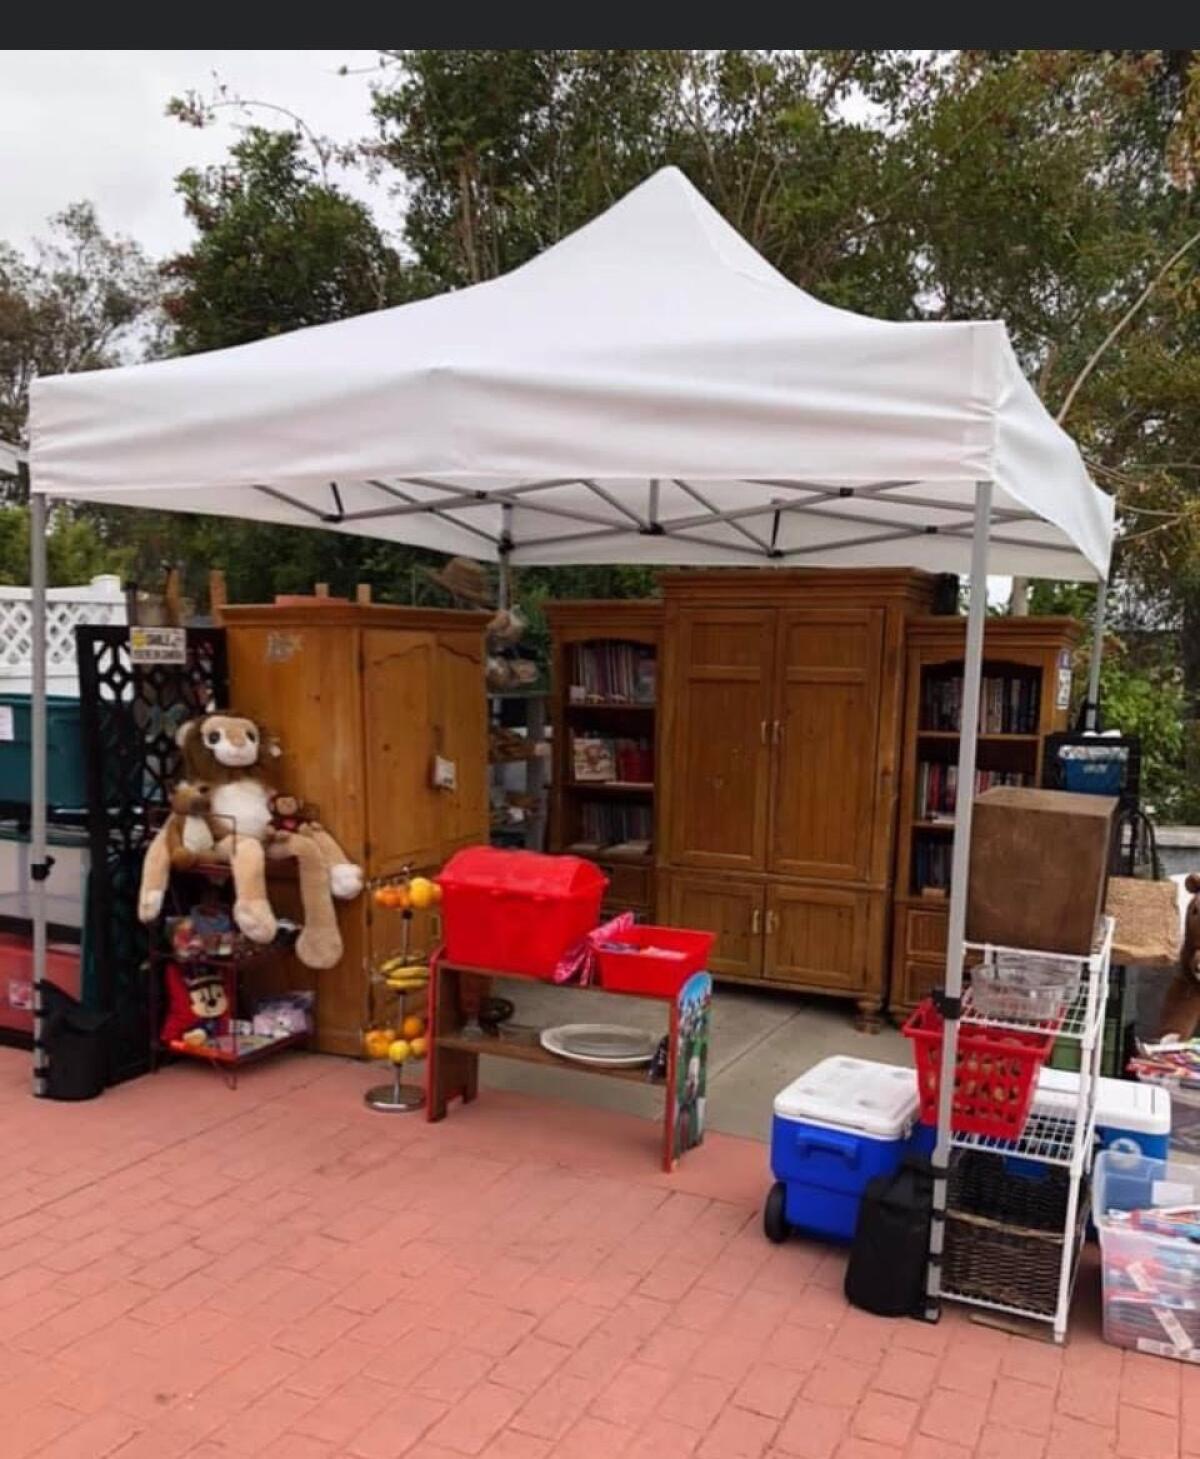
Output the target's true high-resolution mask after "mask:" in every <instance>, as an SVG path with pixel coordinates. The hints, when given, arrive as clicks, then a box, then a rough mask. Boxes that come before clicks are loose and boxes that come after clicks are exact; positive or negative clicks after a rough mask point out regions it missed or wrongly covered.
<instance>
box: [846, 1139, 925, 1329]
mask: <svg viewBox="0 0 1200 1459" xmlns="http://www.w3.org/2000/svg"><path fill="white" fill-rule="evenodd" d="M932 1210H933V1170H932V1167H931V1165H930V1162H929V1157H928V1156H926V1155H906V1156H905V1157H904V1159H903V1161H901V1163H900V1165H899V1166H898V1167H897V1168H896V1170H894V1171H893V1172H892V1173H891V1175H877V1176H876V1177H875V1179H874V1180H872V1181H869V1182H868V1184H867V1188H866V1190H865V1191H864V1193H863V1198H862V1203H861V1205H860V1206H859V1212H858V1225H857V1227H856V1228H855V1231H854V1244H853V1246H852V1247H851V1248H850V1261H849V1263H848V1264H847V1266H846V1282H845V1292H846V1300H847V1301H848V1302H849V1303H850V1305H851V1306H852V1307H861V1308H862V1310H863V1311H864V1312H873V1313H874V1314H875V1315H876V1316H877V1317H919V1316H921V1315H922V1314H923V1311H924V1305H925V1272H926V1268H927V1266H928V1262H929V1219H930V1214H931V1212H932Z"/></svg>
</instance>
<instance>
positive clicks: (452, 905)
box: [437, 846, 608, 978]
mask: <svg viewBox="0 0 1200 1459" xmlns="http://www.w3.org/2000/svg"><path fill="white" fill-rule="evenodd" d="M437 881H438V884H439V885H440V886H441V888H442V893H443V896H442V926H443V935H444V939H445V957H446V960H447V962H452V963H460V964H463V965H465V966H467V967H475V968H485V969H487V970H489V971H491V972H497V973H521V974H524V975H525V976H527V977H532V978H549V977H550V976H551V975H552V974H553V972H554V969H555V967H556V966H557V964H558V960H559V958H560V957H561V956H562V955H563V953H564V952H566V951H567V949H568V948H570V947H573V946H574V945H575V943H577V942H578V941H579V940H580V939H581V938H582V937H584V936H586V935H587V933H589V932H591V931H592V929H593V928H594V927H595V926H596V924H597V922H598V921H599V917H600V899H601V897H602V896H603V894H604V888H605V887H606V886H607V885H608V881H607V878H606V877H605V876H604V874H603V873H602V872H601V871H600V870H599V868H598V867H596V866H593V865H592V863H591V862H590V861H583V860H581V859H580V858H579V857H577V856H542V855H541V854H540V853H539V852H536V851H504V850H501V849H500V848H498V847H495V846H468V847H467V848H466V849H465V850H463V851H458V852H456V853H455V854H454V855H453V856H452V857H451V858H450V860H449V861H448V862H447V863H446V865H445V866H444V867H443V869H442V872H441V874H440V875H439V876H438V878H437Z"/></svg>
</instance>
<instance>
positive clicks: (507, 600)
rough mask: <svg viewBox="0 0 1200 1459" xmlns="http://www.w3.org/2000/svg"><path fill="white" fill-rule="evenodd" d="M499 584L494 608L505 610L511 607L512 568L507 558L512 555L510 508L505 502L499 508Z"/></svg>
mask: <svg viewBox="0 0 1200 1459" xmlns="http://www.w3.org/2000/svg"><path fill="white" fill-rule="evenodd" d="M500 521H501V530H500V582H499V586H498V588H497V591H496V606H497V607H499V608H501V609H505V608H509V607H511V606H512V568H511V567H510V566H509V561H508V559H509V557H510V555H511V553H512V549H513V542H512V507H511V506H510V505H509V504H508V503H507V502H505V504H504V505H503V506H502V507H501V508H500Z"/></svg>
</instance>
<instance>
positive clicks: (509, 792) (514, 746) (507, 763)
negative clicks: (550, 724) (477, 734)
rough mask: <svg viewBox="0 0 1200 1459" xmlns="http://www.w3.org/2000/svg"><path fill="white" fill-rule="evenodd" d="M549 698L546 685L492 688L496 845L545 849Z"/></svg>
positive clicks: (492, 804) (492, 796) (490, 716)
mask: <svg viewBox="0 0 1200 1459" xmlns="http://www.w3.org/2000/svg"><path fill="white" fill-rule="evenodd" d="M547 699H548V695H547V694H546V691H545V690H543V689H535V688H529V689H510V690H505V691H498V690H494V689H489V690H488V711H489V714H488V756H489V776H490V787H489V788H490V812H491V813H490V827H491V843H492V845H493V846H507V847H513V848H517V849H520V850H524V851H543V850H545V845H546V825H547V820H548V815H547V810H548V796H547V788H546V777H547V770H548V767H549V750H550V746H549V744H548V742H547V739H546V701H547ZM522 742H523V743H522Z"/></svg>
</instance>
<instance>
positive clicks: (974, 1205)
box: [947, 1150, 1070, 1234]
mask: <svg viewBox="0 0 1200 1459" xmlns="http://www.w3.org/2000/svg"><path fill="white" fill-rule="evenodd" d="M1069 1193H1070V1176H1069V1174H1068V1173H1067V1171H1066V1170H1063V1169H1056V1168H1055V1167H1054V1166H1047V1167H1045V1168H1044V1169H1043V1170H1041V1171H1039V1173H1038V1174H1037V1175H1022V1174H1019V1173H1017V1172H1015V1171H1012V1170H1008V1169H1006V1168H1005V1159H1004V1156H1002V1155H989V1154H986V1153H985V1152H983V1151H982V1150H959V1151H956V1152H955V1156H954V1160H953V1162H952V1164H951V1167H950V1183H949V1194H948V1198H947V1205H948V1206H950V1207H951V1208H952V1209H954V1210H956V1211H960V1212H962V1213H963V1214H965V1215H970V1216H987V1217H990V1218H991V1219H992V1220H993V1221H1000V1222H1003V1223H1004V1224H1006V1225H1009V1226H1015V1227H1021V1228H1028V1229H1030V1230H1033V1231H1051V1232H1056V1233H1058V1234H1061V1233H1062V1229H1063V1222H1064V1221H1065V1220H1066V1218H1067V1198H1068V1195H1069Z"/></svg>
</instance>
